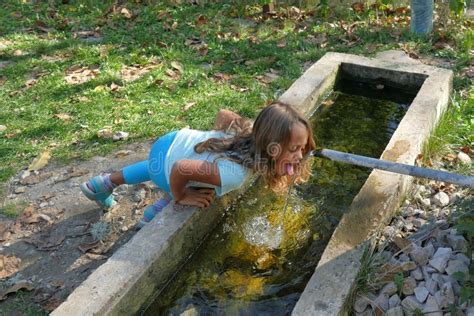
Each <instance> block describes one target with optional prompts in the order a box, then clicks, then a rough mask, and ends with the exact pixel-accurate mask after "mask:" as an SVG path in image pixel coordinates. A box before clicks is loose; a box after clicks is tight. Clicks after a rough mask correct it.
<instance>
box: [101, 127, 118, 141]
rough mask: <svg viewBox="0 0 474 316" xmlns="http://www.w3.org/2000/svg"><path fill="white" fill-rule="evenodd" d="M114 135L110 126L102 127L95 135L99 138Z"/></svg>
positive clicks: (108, 137)
mask: <svg viewBox="0 0 474 316" xmlns="http://www.w3.org/2000/svg"><path fill="white" fill-rule="evenodd" d="M113 136H114V133H113V132H112V130H111V129H110V128H103V129H101V130H99V131H98V132H97V137H99V138H104V139H110V138H112V137H113Z"/></svg>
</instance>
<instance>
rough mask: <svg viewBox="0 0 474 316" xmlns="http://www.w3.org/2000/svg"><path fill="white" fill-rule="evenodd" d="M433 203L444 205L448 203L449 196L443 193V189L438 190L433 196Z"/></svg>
mask: <svg viewBox="0 0 474 316" xmlns="http://www.w3.org/2000/svg"><path fill="white" fill-rule="evenodd" d="M432 200H433V203H434V204H436V205H438V206H440V207H444V206H446V205H448V204H449V196H448V195H447V194H446V193H444V192H443V191H440V192H438V193H436V194H435V195H434V196H433V198H432Z"/></svg>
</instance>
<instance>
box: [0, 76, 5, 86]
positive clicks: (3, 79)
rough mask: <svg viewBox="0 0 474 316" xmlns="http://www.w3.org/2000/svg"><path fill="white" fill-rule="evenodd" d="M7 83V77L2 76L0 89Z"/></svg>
mask: <svg viewBox="0 0 474 316" xmlns="http://www.w3.org/2000/svg"><path fill="white" fill-rule="evenodd" d="M5 82H7V77H5V76H0V87H1V86H3V85H4V84H5Z"/></svg>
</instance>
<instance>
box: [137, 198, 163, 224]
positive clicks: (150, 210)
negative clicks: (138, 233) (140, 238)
mask: <svg viewBox="0 0 474 316" xmlns="http://www.w3.org/2000/svg"><path fill="white" fill-rule="evenodd" d="M169 202H170V199H159V200H158V201H156V202H155V203H154V204H152V205H148V206H147V207H146V208H145V211H144V212H143V217H142V219H141V220H140V222H139V223H138V225H137V227H138V228H142V227H143V226H145V224H146V223H149V222H151V220H152V219H153V218H155V216H156V214H158V213H159V212H161V211H162V210H163V209H164V208H165V206H166V205H168V204H169Z"/></svg>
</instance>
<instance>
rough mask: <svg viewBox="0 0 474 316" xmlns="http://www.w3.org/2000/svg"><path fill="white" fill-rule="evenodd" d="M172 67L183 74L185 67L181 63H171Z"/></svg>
mask: <svg viewBox="0 0 474 316" xmlns="http://www.w3.org/2000/svg"><path fill="white" fill-rule="evenodd" d="M171 67H173V69H176V70H177V71H179V72H180V73H183V65H182V64H181V63H179V62H177V61H172V62H171Z"/></svg>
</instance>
